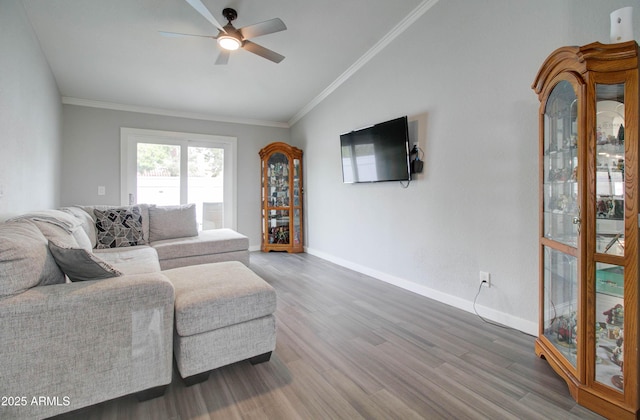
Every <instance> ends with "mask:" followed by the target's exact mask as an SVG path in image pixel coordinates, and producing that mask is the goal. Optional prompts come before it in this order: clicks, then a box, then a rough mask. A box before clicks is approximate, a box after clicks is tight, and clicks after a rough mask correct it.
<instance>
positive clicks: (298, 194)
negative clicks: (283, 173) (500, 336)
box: [292, 159, 302, 245]
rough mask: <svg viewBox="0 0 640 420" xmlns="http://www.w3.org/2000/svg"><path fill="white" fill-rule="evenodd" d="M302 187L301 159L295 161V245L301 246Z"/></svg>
mask: <svg viewBox="0 0 640 420" xmlns="http://www.w3.org/2000/svg"><path fill="white" fill-rule="evenodd" d="M300 232H302V186H301V182H300V159H294V160H293V238H292V239H293V244H294V245H300V244H301V241H302V238H300Z"/></svg>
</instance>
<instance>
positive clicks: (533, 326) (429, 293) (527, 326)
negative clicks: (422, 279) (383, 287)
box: [305, 248, 538, 336]
mask: <svg viewBox="0 0 640 420" xmlns="http://www.w3.org/2000/svg"><path fill="white" fill-rule="evenodd" d="M305 252H307V253H308V254H311V255H314V256H316V257H319V258H322V259H324V260H327V261H330V262H332V263H334V264H338V265H340V266H342V267H346V268H348V269H350V270H353V271H357V272H358V273H362V274H365V275H367V276H370V277H373V278H375V279H378V280H381V281H384V282H385V283H389V284H392V285H394V286H398V287H400V288H402V289H405V290H408V291H411V292H414V293H417V294H419V295H421V296H424V297H427V298H430V299H433V300H437V301H438V302H441V303H444V304H447V305H450V306H453V307H454V308H458V309H462V310H463V311H467V312H471V313H473V314H475V311H474V310H473V301H469V300H466V299H462V298H460V297H458V296H454V295H450V294H447V293H442V292H440V291H438V290H434V289H431V288H429V287H426V286H422V285H420V284H417V283H414V282H412V281H409V280H406V279H402V278H400V277H396V276H393V275H391V274H387V273H383V272H381V271H377V270H373V269H371V268H369V267H365V266H363V265H360V264H355V263H353V262H351V261H347V260H344V259H342V258H338V257H336V256H334V255H331V254H327V253H325V252H322V251H318V250H315V249H313V248H306V249H305ZM476 310H477V311H478V313H479V314H480V315H481V316H482V317H483V318H484V319H487V320H490V321H493V322H496V323H499V324H502V325H505V326H507V327H510V328H513V329H516V330H519V331H522V332H524V333H526V334H529V335H533V336H537V335H538V324H537V323H535V322H531V321H527V320H526V319H522V318H519V317H516V316H513V315H510V314H507V313H504V312H500V311H496V310H495V309H493V308H489V307H487V306H482V305H477V304H476Z"/></svg>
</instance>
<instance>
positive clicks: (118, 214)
mask: <svg viewBox="0 0 640 420" xmlns="http://www.w3.org/2000/svg"><path fill="white" fill-rule="evenodd" d="M93 212H94V213H95V215H96V230H97V244H96V245H97V246H96V248H100V249H105V248H120V247H125V246H136V245H144V243H145V242H144V238H143V236H142V215H141V214H140V209H139V208H138V207H136V206H134V207H126V208H112V209H107V210H105V211H102V210H98V209H95V210H94V211H93Z"/></svg>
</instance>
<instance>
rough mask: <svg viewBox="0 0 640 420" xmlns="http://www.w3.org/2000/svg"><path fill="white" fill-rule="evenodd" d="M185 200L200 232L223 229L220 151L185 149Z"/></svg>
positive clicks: (222, 162) (222, 182)
mask: <svg viewBox="0 0 640 420" xmlns="http://www.w3.org/2000/svg"><path fill="white" fill-rule="evenodd" d="M188 153H189V158H188V182H187V185H188V192H187V201H188V202H189V203H195V204H196V217H197V220H198V226H199V228H200V229H202V230H207V229H220V228H222V227H224V149H222V148H216V147H192V146H190V147H189V152H188Z"/></svg>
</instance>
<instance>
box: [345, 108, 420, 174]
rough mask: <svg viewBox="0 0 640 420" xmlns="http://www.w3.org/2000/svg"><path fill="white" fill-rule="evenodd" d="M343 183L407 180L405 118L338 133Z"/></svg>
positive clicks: (409, 168) (406, 125) (407, 140)
mask: <svg viewBox="0 0 640 420" xmlns="http://www.w3.org/2000/svg"><path fill="white" fill-rule="evenodd" d="M340 146H341V151H342V179H343V181H344V182H345V183H356V182H382V181H409V180H410V179H411V175H410V174H411V167H410V164H409V129H408V123H407V117H400V118H396V119H394V120H390V121H386V122H383V123H380V124H376V125H373V126H371V127H366V128H361V129H359V130H355V131H352V132H350V133H344V134H341V135H340Z"/></svg>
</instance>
